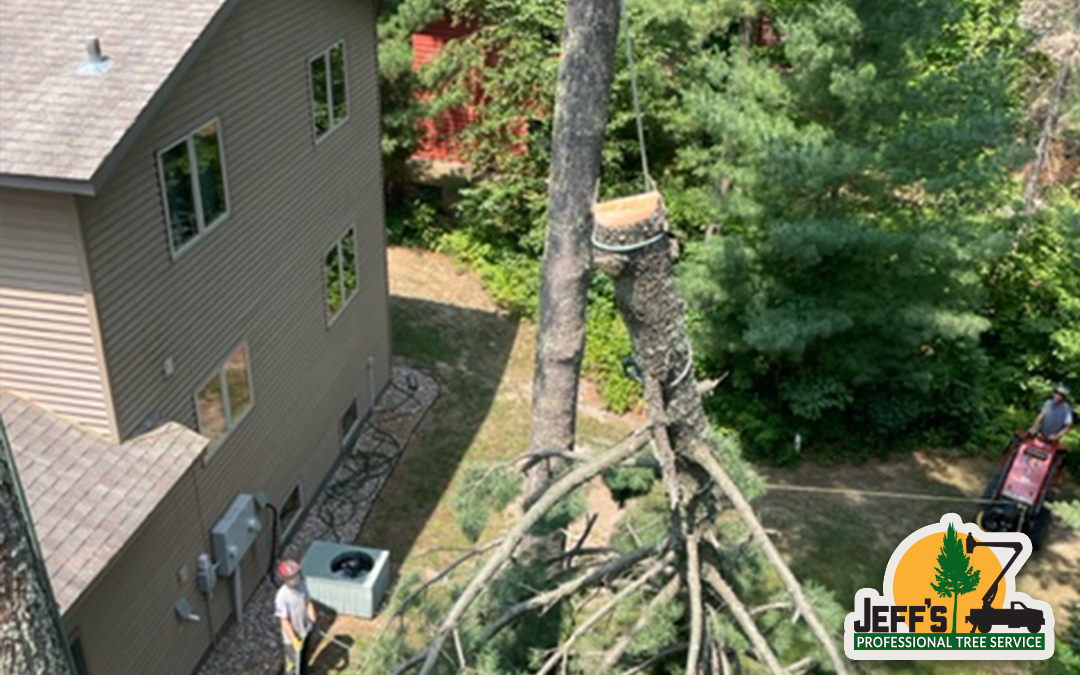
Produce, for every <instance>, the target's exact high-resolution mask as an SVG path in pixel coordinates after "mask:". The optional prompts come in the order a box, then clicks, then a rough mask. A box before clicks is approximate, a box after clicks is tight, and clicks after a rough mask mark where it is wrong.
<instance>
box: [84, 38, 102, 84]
mask: <svg viewBox="0 0 1080 675" xmlns="http://www.w3.org/2000/svg"><path fill="white" fill-rule="evenodd" d="M108 69H109V57H108V56H106V55H105V54H102V53H101V39H100V38H98V37H92V38H90V39H89V40H87V41H86V61H83V62H82V64H80V65H79V72H80V73H82V74H84V75H103V74H105V71H107V70H108Z"/></svg>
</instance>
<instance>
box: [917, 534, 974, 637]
mask: <svg viewBox="0 0 1080 675" xmlns="http://www.w3.org/2000/svg"><path fill="white" fill-rule="evenodd" d="M934 575H935V577H936V583H931V584H930V587H931V588H933V589H934V592H935V593H937V594H938V597H939V598H952V600H953V611H952V620H951V625H952V632H953V634H954V635H955V634H956V628H957V616H956V603H957V601H958V600H959V599H960V596H961V595H967V594H968V593H970V592H972V591H973V590H975V589H976V588H977V587H978V585H979V578H980V576H981V575H982V572H981V571H980V570H977V569H975V568H974V567H972V566H971V557H970V556H969V555H968V554H967V553H965V552H964V540H963V539H961V538H960V536H959V535H957V534H956V528H955V527H953V525H952V523H949V529H948V531H947V532H946V533H945V538H944V539H943V540H942V542H941V552H940V553H938V557H937V567H935V568H934Z"/></svg>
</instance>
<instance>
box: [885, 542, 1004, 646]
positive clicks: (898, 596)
mask: <svg viewBox="0 0 1080 675" xmlns="http://www.w3.org/2000/svg"><path fill="white" fill-rule="evenodd" d="M946 534H947V533H946V532H937V533H934V534H928V535H926V536H925V537H923V538H922V539H919V540H918V541H916V542H915V543H914V544H912V545H911V547H910V548H909V549H908V550H907V551H906V552H905V553H904V555H903V557H902V558H900V562H899V564H897V566H896V574H895V575H894V576H893V586H892V592H893V603H894V604H896V605H924V606H927V605H946V606H947V607H948V612H949V615H948V622H949V627H948V630H947V631H946V632H949V633H951V632H952V630H953V621H954V618H953V601H954V600H955V602H956V618H955V621H956V622H957V623H956V632H957V633H967V632H969V631H970V630H971V625H970V624H968V623H967V622H966V621H964V618H965V617H967V615H968V613H969V612H970V611H971V610H972V609H974V608H977V607H982V597H983V595H984V594H985V593H986V592H987V591H988V590H989V589H990V586H991V584H993V583H994V579H997V577H998V575H999V574H1001V562H1000V561H998V557H997V556H996V555H994V552H993V551H991V550H990V549H988V548H982V547H980V548H976V549H975V550H974V551H972V553H971V555H970V565H971V568H972V569H973V570H976V571H978V572H979V584H978V585H977V586H976V587H975V588H974V589H972V590H971V591H970V592H968V593H963V594H960V595H957V596H956V597H955V598H954V597H952V596H948V595H947V596H945V597H941V596H939V595H938V593H937V592H936V591H935V590H934V588H933V586H932V584H934V583H935V582H936V581H937V576H938V575H937V570H938V569H940V567H941V561H939V559H938V557H939V556H940V555H941V550H942V545H943V544H944V542H945V536H946ZM961 536H962V535H961ZM976 541H978V539H976ZM928 600H929V603H928V602H927V601H928ZM1004 604H1005V589H1004V587H1002V589H1001V591H999V592H998V594H997V597H996V598H994V602H993V606H994V607H996V608H1001V607H1002V606H1003V605H1004ZM917 629H918V632H920V633H929V632H930V626H929V624H928V623H920V624H918V625H917Z"/></svg>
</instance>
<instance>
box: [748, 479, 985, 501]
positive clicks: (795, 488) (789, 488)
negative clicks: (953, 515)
mask: <svg viewBox="0 0 1080 675" xmlns="http://www.w3.org/2000/svg"><path fill="white" fill-rule="evenodd" d="M767 487H768V489H769V490H770V491H771V490H776V491H779V492H811V493H819V494H835V495H848V496H859V497H883V498H886V499H919V500H923V501H934V502H972V503H990V502H992V501H993V500H990V499H983V498H981V497H969V496H967V495H953V496H946V495H927V494H918V493H914V492H888V491H882V490H858V489H855V488H828V487H817V486H811V485H787V484H783V483H768V484H767Z"/></svg>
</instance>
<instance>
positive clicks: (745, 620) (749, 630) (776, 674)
mask: <svg viewBox="0 0 1080 675" xmlns="http://www.w3.org/2000/svg"><path fill="white" fill-rule="evenodd" d="M702 575H703V576H704V578H705V581H706V583H708V584H709V586H710V587H712V589H713V590H714V591H716V594H717V595H719V596H720V598H721V599H722V600H723V601H724V603H725V604H726V605H727V606H728V609H729V610H730V611H731V614H732V616H734V617H735V621H736V622H737V623H738V624H739V627H740V628H742V631H743V633H745V634H746V637H747V638H748V639H749V640H750V644H752V645H754V649H755V650H756V651H757V653H758V656H759V658H760V659H761V660H762V661H763V662H764V663H765V666H766V667H767V668H768V669H769V672H771V673H772V675H786V673H785V672H784V668H783V666H781V665H780V661H779V660H777V658H776V654H774V653H773V651H772V648H771V647H769V643H768V642H766V641H765V637H764V636H763V635H762V634H761V631H759V630H758V627H757V625H756V624H755V623H754V618H753V617H752V616H750V612H748V611H747V610H746V605H744V604H743V602H742V600H740V599H739V596H738V595H737V594H736V593H735V589H733V588H732V587H731V586H730V585H728V583H727V582H726V581H724V577H722V576H721V575H720V572H719V571H718V570H717V569H716V568H715V567H713V566H712V565H707V566H705V568H704V569H703V570H702Z"/></svg>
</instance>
